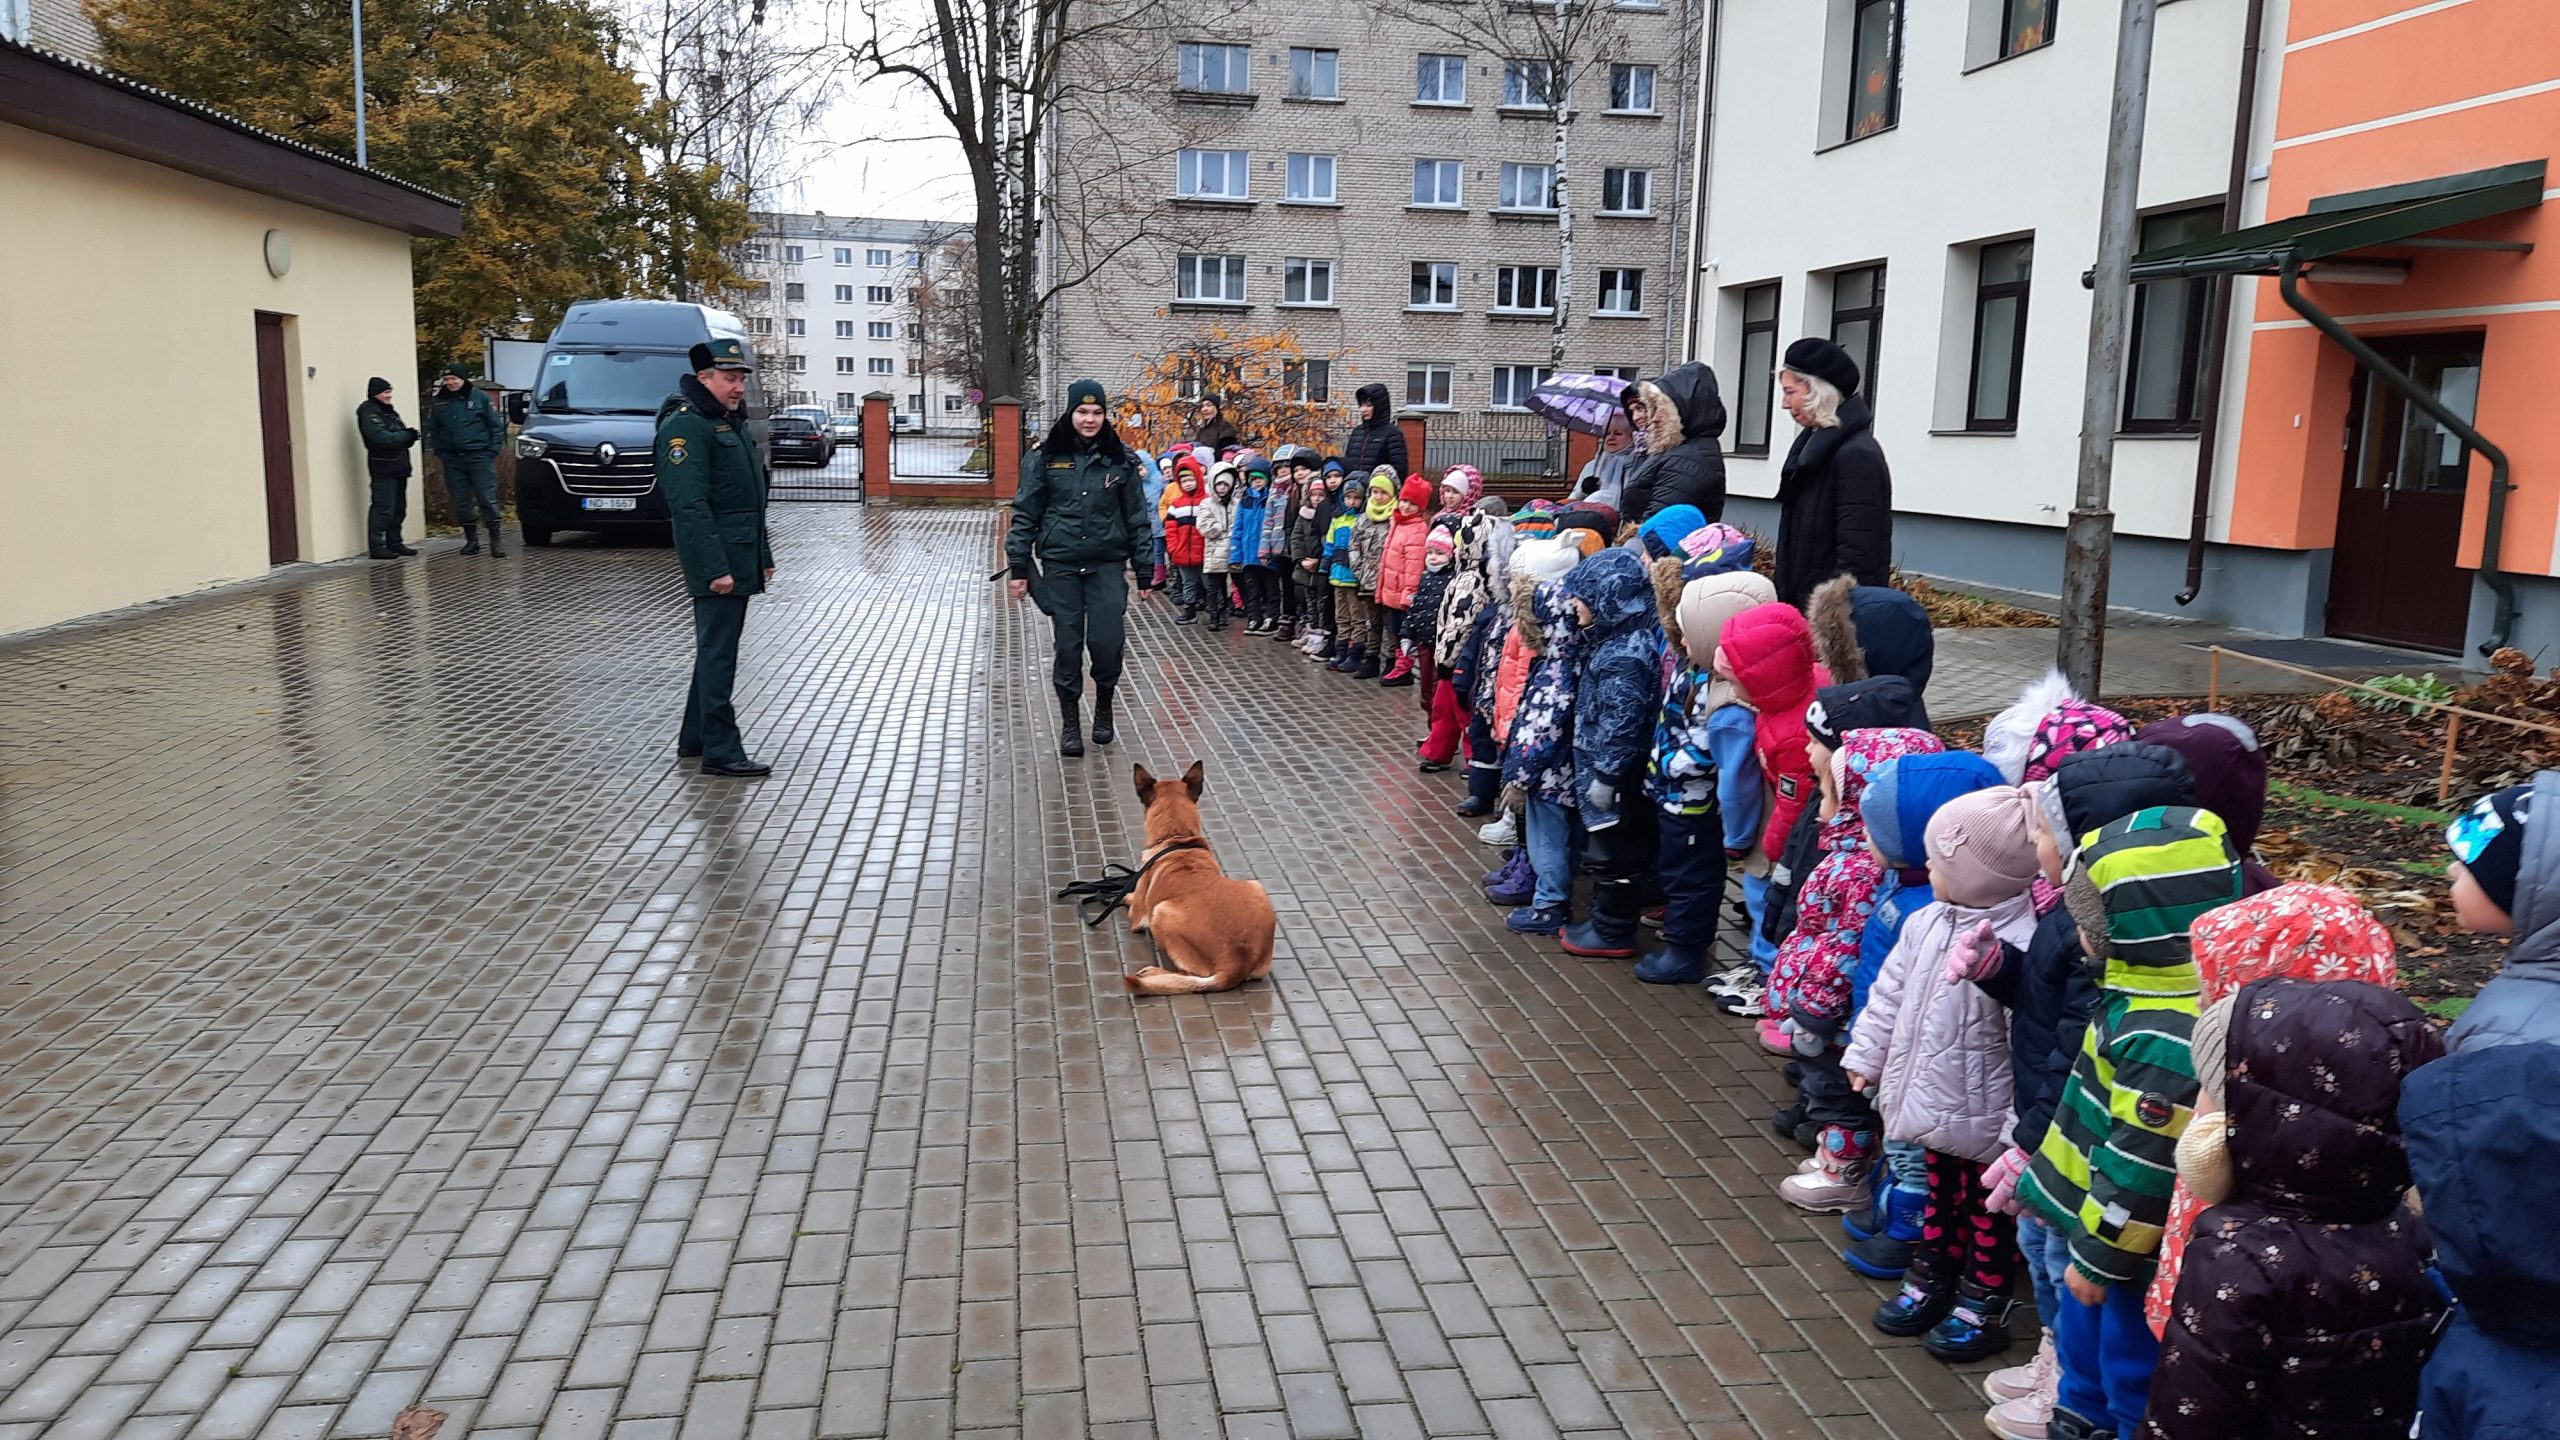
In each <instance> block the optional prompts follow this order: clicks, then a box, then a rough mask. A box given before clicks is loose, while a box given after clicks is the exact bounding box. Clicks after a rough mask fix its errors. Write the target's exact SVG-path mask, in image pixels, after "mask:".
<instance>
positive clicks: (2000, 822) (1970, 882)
mask: <svg viewBox="0 0 2560 1440" xmlns="http://www.w3.org/2000/svg"><path fill="white" fill-rule="evenodd" d="M2034 811H2035V801H2034V799H2033V798H2031V797H2030V796H2028V795H2027V793H2026V792H2025V791H2023V790H2020V789H2019V788H2018V787H2017V786H2015V785H1994V786H1992V787H1991V788H1989V789H1987V790H1976V791H1974V792H1973V793H1971V794H1969V795H1959V796H1957V797H1956V798H1955V799H1953V800H1950V801H1948V802H1947V803H1946V804H1944V805H1941V806H1939V807H1938V813H1937V814H1935V815H1933V816H1931V817H1930V818H1929V831H1928V847H1929V851H1928V853H1929V885H1930V889H1931V890H1932V891H1933V892H1934V893H1935V894H1936V895H1937V897H1938V898H1939V899H1940V900H1943V901H1945V902H1946V903H1948V904H1950V905H1960V906H1962V907H1964V908H1965V909H1968V910H1987V909H1989V908H1991V907H1992V906H1994V905H1997V904H1999V903H2000V902H2002V901H2004V900H2014V899H2016V898H2017V897H2019V896H2021V895H2024V894H2026V893H2027V891H2028V890H2029V888H2031V887H2032V886H2033V885H2034V884H2035V881H2036V876H2037V875H2038V874H2040V873H2041V871H2040V869H2039V867H2038V863H2037V860H2036V839H2035V832H2034V831H2033V830H2032V829H2030V828H2028V820H2029V817H2030V816H2031V815H2032V814H2033V813H2034Z"/></svg>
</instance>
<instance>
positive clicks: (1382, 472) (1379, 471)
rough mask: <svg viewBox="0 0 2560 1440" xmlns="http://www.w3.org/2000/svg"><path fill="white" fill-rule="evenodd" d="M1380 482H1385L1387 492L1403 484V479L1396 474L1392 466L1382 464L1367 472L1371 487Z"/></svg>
mask: <svg viewBox="0 0 2560 1440" xmlns="http://www.w3.org/2000/svg"><path fill="white" fill-rule="evenodd" d="M1381 480H1384V481H1386V482H1387V488H1388V489H1389V490H1393V489H1395V488H1396V487H1397V486H1399V485H1401V484H1403V483H1404V477H1403V476H1401V475H1398V474H1397V473H1396V467H1394V466H1393V465H1383V464H1382V465H1378V466H1376V467H1374V468H1372V469H1371V470H1370V471H1369V483H1370V484H1371V485H1376V484H1377V483H1378V482H1379V481H1381Z"/></svg>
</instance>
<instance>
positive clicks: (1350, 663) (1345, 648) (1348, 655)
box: [1324, 640, 1360, 675]
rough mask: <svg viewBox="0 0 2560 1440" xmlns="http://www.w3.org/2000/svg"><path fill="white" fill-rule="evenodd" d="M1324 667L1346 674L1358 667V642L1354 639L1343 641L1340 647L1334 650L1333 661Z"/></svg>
mask: <svg viewBox="0 0 2560 1440" xmlns="http://www.w3.org/2000/svg"><path fill="white" fill-rule="evenodd" d="M1324 668H1326V669H1327V670H1331V671H1334V672H1335V673H1337V674H1342V675H1348V674H1350V673H1351V672H1352V671H1354V670H1357V669H1359V668H1360V642H1358V641H1356V640H1346V641H1344V642H1343V643H1342V645H1341V646H1340V648H1338V649H1337V650H1335V652H1334V656H1333V663H1332V664H1330V665H1327V666H1325V667H1324Z"/></svg>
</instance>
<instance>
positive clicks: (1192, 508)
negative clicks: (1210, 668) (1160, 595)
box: [1164, 462, 1209, 625]
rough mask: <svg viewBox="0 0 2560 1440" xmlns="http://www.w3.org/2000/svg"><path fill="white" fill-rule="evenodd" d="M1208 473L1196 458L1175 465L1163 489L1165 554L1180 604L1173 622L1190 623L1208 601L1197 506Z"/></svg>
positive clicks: (1200, 500) (1175, 598)
mask: <svg viewBox="0 0 2560 1440" xmlns="http://www.w3.org/2000/svg"><path fill="white" fill-rule="evenodd" d="M1207 480H1208V477H1207V475H1206V474H1205V473H1204V472H1202V470H1201V469H1200V466H1199V464H1198V463H1197V462H1194V463H1192V464H1190V465H1177V466H1176V467H1175V469H1174V477H1173V485H1172V488H1170V489H1168V490H1166V491H1165V492H1164V499H1165V511H1164V555H1165V559H1166V561H1167V562H1168V563H1170V564H1171V565H1172V566H1173V603H1174V604H1175V605H1177V606H1180V607H1181V608H1180V609H1179V610H1177V611H1176V612H1175V613H1174V617H1173V623H1174V624H1176V625H1189V624H1191V623H1193V622H1194V621H1196V620H1198V619H1199V618H1200V611H1201V609H1202V607H1204V606H1206V605H1207V604H1208V603H1209V601H1208V594H1207V587H1205V586H1203V585H1202V584H1201V583H1200V571H1201V565H1202V562H1203V561H1205V560H1206V559H1207V554H1208V552H1207V547H1206V546H1205V545H1203V544H1202V542H1201V538H1200V523H1199V522H1200V507H1201V505H1203V504H1204V503H1206V498H1207V497H1205V496H1204V495H1203V494H1202V493H1201V492H1202V491H1203V490H1204V489H1206V488H1207Z"/></svg>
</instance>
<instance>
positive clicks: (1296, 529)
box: [1289, 460, 1349, 660]
mask: <svg viewBox="0 0 2560 1440" xmlns="http://www.w3.org/2000/svg"><path fill="white" fill-rule="evenodd" d="M1342 514H1343V509H1342V462H1341V461H1338V460H1329V461H1326V462H1325V466H1324V468H1323V469H1322V470H1321V471H1319V472H1317V475H1316V482H1315V484H1314V485H1313V486H1312V487H1310V488H1309V489H1308V490H1307V491H1306V492H1305V493H1303V494H1301V495H1299V497H1298V508H1297V509H1296V510H1295V511H1294V512H1292V514H1291V516H1290V520H1289V559H1290V563H1291V566H1292V571H1291V574H1292V578H1294V579H1295V580H1296V581H1297V582H1298V585H1299V586H1300V588H1302V589H1304V590H1305V591H1306V594H1305V595H1303V596H1301V597H1300V598H1299V602H1298V603H1299V608H1300V610H1301V612H1302V619H1301V629H1300V634H1301V635H1302V637H1303V638H1302V640H1301V642H1300V644H1299V647H1298V648H1299V649H1301V650H1304V651H1306V652H1307V658H1308V659H1310V660H1331V659H1332V658H1333V657H1334V655H1335V653H1336V651H1337V649H1338V648H1339V647H1340V646H1342V645H1347V644H1348V643H1349V642H1348V640H1346V639H1343V638H1341V637H1340V636H1338V635H1337V633H1336V631H1337V628H1338V627H1336V625H1335V624H1334V604H1333V600H1334V587H1333V560H1332V557H1331V556H1330V555H1329V554H1328V550H1329V548H1330V546H1331V543H1332V540H1333V531H1334V522H1335V521H1337V520H1339V519H1341V518H1342ZM1346 533H1347V532H1346Z"/></svg>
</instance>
